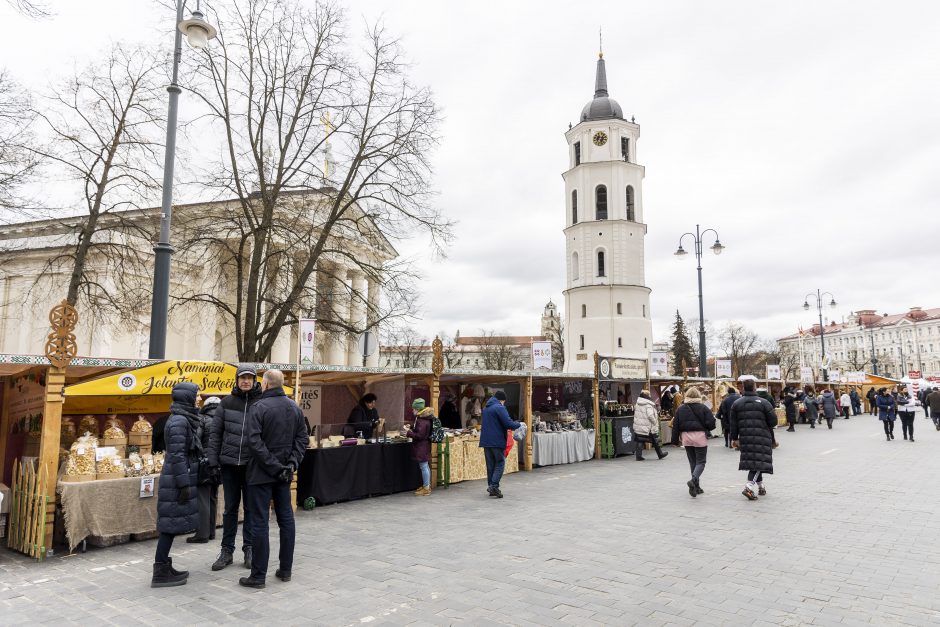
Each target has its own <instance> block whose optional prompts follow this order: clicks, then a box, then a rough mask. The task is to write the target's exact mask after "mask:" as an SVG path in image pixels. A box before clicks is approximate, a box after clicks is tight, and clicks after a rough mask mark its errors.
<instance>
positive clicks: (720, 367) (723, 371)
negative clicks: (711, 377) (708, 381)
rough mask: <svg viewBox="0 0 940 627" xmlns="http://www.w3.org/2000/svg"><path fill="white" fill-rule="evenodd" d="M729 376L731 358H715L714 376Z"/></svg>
mask: <svg viewBox="0 0 940 627" xmlns="http://www.w3.org/2000/svg"><path fill="white" fill-rule="evenodd" d="M730 376H731V360H730V359H716V360H715V377H730Z"/></svg>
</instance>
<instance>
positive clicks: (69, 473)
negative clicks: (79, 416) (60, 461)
mask: <svg viewBox="0 0 940 627" xmlns="http://www.w3.org/2000/svg"><path fill="white" fill-rule="evenodd" d="M97 446H98V440H97V439H96V438H93V437H91V436H82V437H80V438H78V439H77V440H75V441H74V442H73V443H72V446H71V447H70V448H69V456H68V459H66V460H65V473H64V474H63V475H62V481H94V480H95V474H96V470H95V447H97Z"/></svg>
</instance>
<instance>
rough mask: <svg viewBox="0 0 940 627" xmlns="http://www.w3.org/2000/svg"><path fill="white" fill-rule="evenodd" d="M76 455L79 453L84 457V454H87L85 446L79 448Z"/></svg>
mask: <svg viewBox="0 0 940 627" xmlns="http://www.w3.org/2000/svg"><path fill="white" fill-rule="evenodd" d="M76 453H78V454H79V455H84V454H85V447H83V446H80V447H78V450H77V451H76Z"/></svg>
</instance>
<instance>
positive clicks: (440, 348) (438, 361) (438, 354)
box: [431, 337, 444, 377]
mask: <svg viewBox="0 0 940 627" xmlns="http://www.w3.org/2000/svg"><path fill="white" fill-rule="evenodd" d="M431 350H433V351H434V356H433V357H432V358H431V372H433V373H434V376H435V377H440V376H441V374H442V373H443V372H444V343H443V342H441V338H439V337H435V338H434V341H433V342H431Z"/></svg>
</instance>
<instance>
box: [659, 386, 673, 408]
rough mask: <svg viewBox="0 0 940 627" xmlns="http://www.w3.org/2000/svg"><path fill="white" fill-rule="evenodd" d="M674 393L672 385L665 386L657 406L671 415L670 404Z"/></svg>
mask: <svg viewBox="0 0 940 627" xmlns="http://www.w3.org/2000/svg"><path fill="white" fill-rule="evenodd" d="M674 397H675V394H673V391H672V386H671V385H670V386H669V387H668V388H666V391H665V392H663V394H662V396H660V397H659V406H660V408H662V410H663V411H664V412H666V413H667V414H669V415H670V416H672V405H673V400H674Z"/></svg>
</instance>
